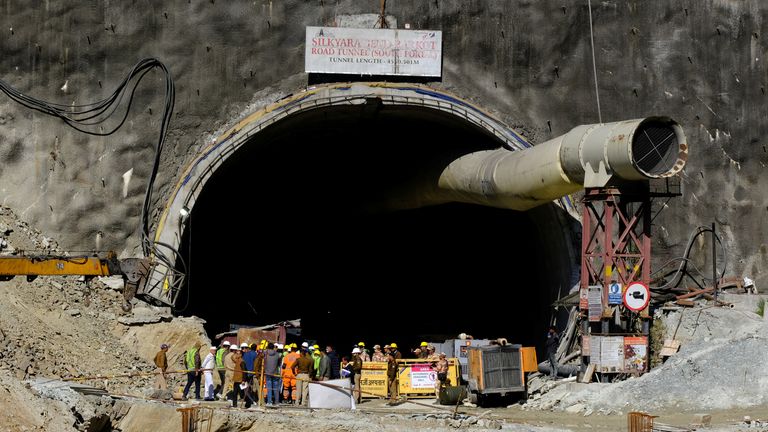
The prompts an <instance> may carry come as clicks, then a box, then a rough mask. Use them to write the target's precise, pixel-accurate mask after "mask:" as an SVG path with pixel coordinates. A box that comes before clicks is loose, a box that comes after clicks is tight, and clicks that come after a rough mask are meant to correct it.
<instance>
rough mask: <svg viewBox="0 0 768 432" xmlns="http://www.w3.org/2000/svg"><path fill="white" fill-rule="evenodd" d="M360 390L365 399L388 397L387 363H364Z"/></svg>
mask: <svg viewBox="0 0 768 432" xmlns="http://www.w3.org/2000/svg"><path fill="white" fill-rule="evenodd" d="M360 389H361V390H362V391H363V392H364V393H363V397H369V398H373V397H387V362H363V371H362V373H361V374H360Z"/></svg>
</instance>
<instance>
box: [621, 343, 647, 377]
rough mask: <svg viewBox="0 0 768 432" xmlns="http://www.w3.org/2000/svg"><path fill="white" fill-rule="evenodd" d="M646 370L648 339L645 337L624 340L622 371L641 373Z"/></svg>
mask: <svg viewBox="0 0 768 432" xmlns="http://www.w3.org/2000/svg"><path fill="white" fill-rule="evenodd" d="M647 368H648V338H647V337H646V336H637V337H625V338H624V371H625V372H628V373H642V372H645V371H646V369H647Z"/></svg>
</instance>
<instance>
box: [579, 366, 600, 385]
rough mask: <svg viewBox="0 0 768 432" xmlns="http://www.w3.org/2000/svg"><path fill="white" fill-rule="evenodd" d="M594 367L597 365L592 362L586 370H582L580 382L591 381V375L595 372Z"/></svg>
mask: <svg viewBox="0 0 768 432" xmlns="http://www.w3.org/2000/svg"><path fill="white" fill-rule="evenodd" d="M595 367H597V365H596V364H594V363H592V364H590V365H589V366H587V370H586V372H584V376H583V377H582V378H581V382H583V383H589V382H591V381H592V375H593V374H594V373H595Z"/></svg>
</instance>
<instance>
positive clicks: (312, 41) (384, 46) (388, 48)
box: [304, 27, 443, 77]
mask: <svg viewBox="0 0 768 432" xmlns="http://www.w3.org/2000/svg"><path fill="white" fill-rule="evenodd" d="M306 38H307V40H306V47H305V51H304V52H305V57H304V65H305V71H306V72H311V73H336V74H360V75H405V76H427V77H439V76H440V75H441V70H442V49H443V34H442V32H440V31H433V30H390V29H354V28H343V27H307V36H306Z"/></svg>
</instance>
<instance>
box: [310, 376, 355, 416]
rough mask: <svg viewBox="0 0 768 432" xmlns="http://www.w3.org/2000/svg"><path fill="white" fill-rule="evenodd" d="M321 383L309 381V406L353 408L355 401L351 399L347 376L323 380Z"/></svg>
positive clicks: (350, 384) (350, 386)
mask: <svg viewBox="0 0 768 432" xmlns="http://www.w3.org/2000/svg"><path fill="white" fill-rule="evenodd" d="M323 384H327V385H323ZM323 384H317V383H314V382H312V383H309V407H310V408H346V409H355V401H354V399H352V383H351V382H349V378H344V379H336V380H330V381H323ZM330 386H333V387H330ZM339 387H342V388H339Z"/></svg>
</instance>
